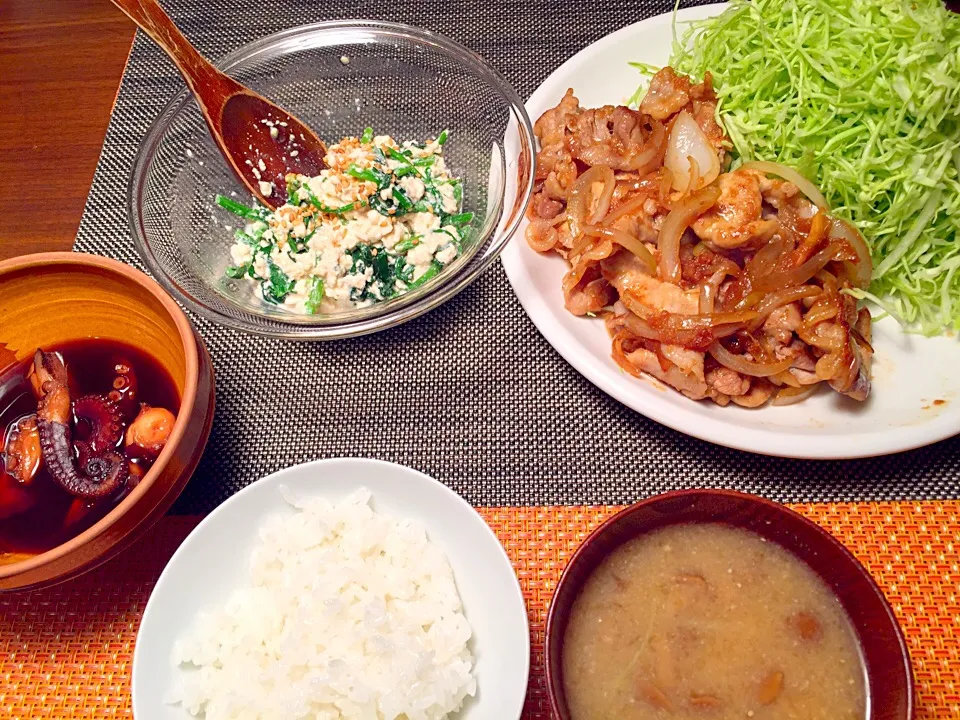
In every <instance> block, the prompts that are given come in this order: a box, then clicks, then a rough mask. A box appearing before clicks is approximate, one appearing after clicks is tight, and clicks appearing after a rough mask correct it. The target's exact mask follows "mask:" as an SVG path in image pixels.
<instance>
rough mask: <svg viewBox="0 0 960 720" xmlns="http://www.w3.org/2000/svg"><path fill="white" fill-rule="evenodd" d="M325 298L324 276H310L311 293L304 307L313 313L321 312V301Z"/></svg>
mask: <svg viewBox="0 0 960 720" xmlns="http://www.w3.org/2000/svg"><path fill="white" fill-rule="evenodd" d="M322 300H323V278H318V277H316V276H314V277H312V278H310V294H309V295H308V297H307V301H306V303H304V307H305V308H306V310H307V312H308V313H310V314H311V315H316V314H317V313H318V312H320V303H321V301H322Z"/></svg>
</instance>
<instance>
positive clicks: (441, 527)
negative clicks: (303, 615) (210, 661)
mask: <svg viewBox="0 0 960 720" xmlns="http://www.w3.org/2000/svg"><path fill="white" fill-rule="evenodd" d="M281 485H285V486H287V487H289V488H290V489H291V490H292V491H293V492H294V493H295V494H296V495H300V496H302V497H320V496H322V497H326V498H331V499H336V498H342V497H344V496H346V495H348V494H350V493H351V492H352V491H354V490H357V489H358V488H361V487H365V488H367V489H368V490H370V492H371V494H372V496H373V507H374V509H375V510H377V511H378V512H383V513H387V514H389V515H394V516H396V517H406V518H410V519H412V520H415V521H416V522H418V523H420V525H422V526H423V527H424V529H425V530H426V531H427V535H428V537H429V538H430V540H431V541H432V542H434V543H436V544H437V545H438V546H439V547H440V549H441V550H443V552H444V553H446V556H447V558H448V559H449V561H450V565H451V566H452V568H453V574H454V577H455V579H456V583H457V588H458V590H459V591H460V597H461V599H462V600H463V607H464V614H465V615H466V617H467V620H468V621H469V622H470V625H471V627H472V628H473V638H472V640H471V645H470V648H471V650H472V651H473V654H474V656H475V658H476V670H475V672H476V676H477V695H476V697H475V698H473V699H472V700H469V701H468V703H467V704H465V705H464V708H463V709H462V710H461V711H460V712H459V713H457V714H456V715H455V716H452V718H456V720H490V718H497V720H511V719H513V718H519V717H520V712H521V709H522V708H523V702H524V697H525V695H526V690H527V676H528V672H529V667H530V635H529V628H528V625H527V614H526V609H525V605H524V601H523V594H522V593H521V591H520V584H519V582H518V581H517V577H516V574H515V573H514V571H513V567H512V565H511V564H510V560H509V558H508V557H507V554H506V553H505V552H504V550H503V548H502V547H501V545H500V542H499V541H498V540H497V538H496V536H495V535H494V534H493V531H491V530H490V528H489V527H488V526H487V524H486V523H485V522H484V521H483V518H481V517H480V516H479V515H478V514H477V512H476V511H475V510H474V509H473V508H472V507H470V505H468V504H467V502H466V501H464V500H463V499H462V498H461V497H460V496H459V495H457V494H456V493H455V492H453V491H452V490H450V489H449V488H447V487H446V486H444V485H442V484H441V483H439V482H437V481H436V480H434V479H433V478H430V477H427V476H426V475H424V474H422V473H419V472H417V471H415V470H411V469H409V468H405V467H402V466H400V465H393V464H391V463H385V462H380V461H377V460H359V459H334V460H318V461H316V462H312V463H306V464H304V465H297V466H295V467H291V468H287V469H286V470H281V471H280V472H277V473H274V474H273V475H270V476H268V477H265V478H263V479H262V480H259V481H258V482H255V483H253V484H252V485H250V486H248V487H246V488H244V489H243V490H241V491H240V492H238V493H237V494H236V495H234V496H233V497H231V498H230V499H229V500H227V501H226V502H225V503H223V504H222V505H221V506H220V507H218V508H217V509H216V510H214V511H213V512H212V513H210V515H209V516H207V517H206V518H205V519H204V520H203V521H202V522H201V523H200V524H199V525H198V526H197V527H196V528H195V529H194V530H193V532H192V533H190V535H189V537H187V539H186V540H185V541H184V543H183V544H182V545H181V546H180V548H179V549H178V550H177V552H176V553H174V555H173V557H172V558H171V559H170V562H169V563H168V564H167V567H166V568H165V569H164V571H163V574H162V575H161V576H160V579H159V580H158V581H157V586H156V587H155V588H154V590H153V594H152V595H151V596H150V601H149V602H148V603H147V607H146V610H145V611H144V613H143V621H142V622H141V624H140V631H139V633H138V635H137V644H136V648H135V649H134V653H133V683H132V684H133V713H134V717H135V718H136V719H137V720H188V718H190V717H191V716H190V715H189V714H188V713H187V712H186V711H185V710H182V709H181V708H179V707H173V706H170V705H166V704H164V699H165V698H166V696H167V693H168V692H169V690H170V688H171V687H173V683H174V680H175V674H176V673H177V672H179V671H178V670H177V669H176V668H175V667H174V666H173V665H172V664H171V661H170V658H171V652H172V650H173V644H174V642H175V641H176V639H177V638H178V637H179V636H180V635H181V634H182V633H183V632H185V631H186V630H187V629H188V628H189V627H190V625H191V623H192V622H193V621H194V619H195V618H196V617H197V614H198V612H200V611H201V610H203V609H205V608H209V607H210V606H213V605H216V604H218V603H223V602H224V601H225V600H226V598H227V597H228V596H229V595H230V593H231V592H232V590H233V589H234V588H236V587H237V586H239V585H241V584H243V583H244V582H249V576H248V572H247V570H248V565H249V559H250V553H251V551H252V549H253V547H254V545H255V544H256V540H257V530H258V529H259V528H260V526H261V525H262V524H263V521H264V520H265V519H266V518H267V517H269V516H272V515H274V514H278V513H283V514H291V515H292V514H293V513H295V512H296V511H295V510H294V509H293V508H291V507H290V506H289V505H288V504H287V503H286V501H285V500H284V499H283V497H282V496H281V494H280V489H279V488H280V486H281Z"/></svg>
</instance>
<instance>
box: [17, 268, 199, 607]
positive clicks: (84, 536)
mask: <svg viewBox="0 0 960 720" xmlns="http://www.w3.org/2000/svg"><path fill="white" fill-rule="evenodd" d="M86 338H104V339H106V340H115V341H119V342H124V343H127V344H129V345H134V346H136V347H138V348H140V349H141V350H144V351H145V352H147V353H148V354H149V355H151V356H152V357H153V358H155V359H156V360H157V361H158V362H159V363H160V364H161V365H162V366H163V367H164V369H165V370H166V371H167V373H168V374H169V375H170V377H171V379H172V380H173V382H174V384H175V386H176V388H177V391H178V394H179V395H180V412H179V414H178V416H177V421H176V424H175V425H174V428H173V432H172V434H171V436H170V439H169V441H168V442H167V444H166V446H165V447H164V449H163V451H162V452H161V453H160V456H159V457H158V458H157V460H156V462H155V463H154V465H153V466H152V467H151V468H150V470H149V471H148V472H147V473H146V474H145V475H144V477H143V479H142V480H141V481H140V482H139V484H138V485H137V486H136V487H135V488H134V489H133V490H132V491H131V492H130V493H129V494H128V495H127V496H126V497H125V498H123V499H122V500H121V501H120V502H119V503H118V504H117V506H116V507H115V508H113V510H111V511H110V512H109V513H108V514H107V515H106V516H104V517H103V518H102V519H101V520H100V521H99V522H97V523H96V524H95V525H93V526H92V527H90V528H89V529H87V530H85V531H84V532H82V533H80V534H79V535H77V536H76V537H74V538H72V539H71V540H69V541H67V542H65V543H63V544H61V545H58V546H57V547H55V548H53V549H52V550H48V551H47V552H44V553H41V554H39V555H33V556H25V557H24V556H21V557H18V558H15V559H14V560H13V562H7V563H5V564H0V591H5V590H18V589H26V588H34V587H39V586H43V585H50V584H53V583H55V582H59V581H62V580H65V579H67V578H70V577H73V576H75V575H78V574H80V573H82V572H85V571H87V570H90V569H92V568H94V567H96V566H97V565H99V564H100V563H102V562H104V561H105V560H107V559H109V558H110V557H112V556H113V555H115V554H117V553H118V552H120V550H122V549H123V548H125V547H127V546H128V545H130V544H131V543H132V542H133V541H134V540H135V539H136V538H137V537H139V536H140V535H141V534H142V533H143V532H144V531H145V530H146V529H147V528H149V527H150V526H151V525H153V523H154V522H156V521H157V520H158V519H159V518H160V517H161V516H162V515H163V514H164V512H166V510H167V509H168V508H169V507H170V505H171V504H172V503H173V501H174V500H175V499H176V498H177V496H178V495H179V494H180V493H181V492H182V490H183V488H184V486H185V485H186V483H187V480H189V478H190V476H191V474H192V473H193V471H194V469H195V468H196V466H197V463H198V462H199V460H200V455H201V453H202V452H203V449H204V446H205V445H206V442H207V438H208V437H209V435H210V427H211V423H212V421H213V406H214V374H213V367H212V365H211V363H210V357H209V355H208V354H207V351H206V348H204V346H203V343H202V342H201V341H200V340H199V338H198V337H197V336H196V334H195V333H194V330H193V327H192V326H191V325H190V321H189V320H188V319H187V317H186V315H184V313H183V311H182V310H181V309H180V308H179V307H178V306H177V304H176V303H175V302H174V301H173V300H172V299H171V298H170V297H169V296H168V295H167V294H166V293H165V292H164V291H163V290H162V289H161V288H160V286H159V285H157V283H155V282H154V281H153V280H151V279H150V278H149V277H147V276H146V275H144V274H143V273H141V272H139V271H137V270H134V269H133V268H131V267H128V266H126V265H123V264H122V263H119V262H116V261H114V260H108V259H106V258H101V257H97V256H94V255H82V254H78V253H42V254H38V255H27V256H24V257H19V258H14V259H13V260H7V261H5V262H0V371H2V370H4V369H5V368H8V367H9V366H10V365H11V364H12V363H19V362H23V361H24V360H27V359H29V358H30V357H31V356H32V355H33V353H34V351H35V350H36V349H37V348H38V347H49V346H55V345H60V344H63V343H68V342H70V341H74V340H81V339H86Z"/></svg>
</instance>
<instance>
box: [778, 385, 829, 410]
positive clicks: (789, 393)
mask: <svg viewBox="0 0 960 720" xmlns="http://www.w3.org/2000/svg"><path fill="white" fill-rule="evenodd" d="M819 389H820V383H813V385H804V386H803V387H799V388H795V387H785V388H782V389H781V390H780V392H778V393H777V394H776V397H774V398H773V402H772V404H773V405H793V404H794V403H798V402H801V401H802V400H806V399H807V398H808V397H810V396H811V395H813V394H814V393H815V392H816V391H817V390H819Z"/></svg>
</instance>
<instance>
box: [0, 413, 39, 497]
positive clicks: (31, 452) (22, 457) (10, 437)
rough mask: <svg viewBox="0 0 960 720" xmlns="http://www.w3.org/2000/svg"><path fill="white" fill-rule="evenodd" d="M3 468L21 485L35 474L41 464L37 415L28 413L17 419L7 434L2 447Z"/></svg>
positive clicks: (28, 481)
mask: <svg viewBox="0 0 960 720" xmlns="http://www.w3.org/2000/svg"><path fill="white" fill-rule="evenodd" d="M3 459H4V467H3V469H4V470H5V471H6V472H7V474H8V475H11V476H12V477H13V478H14V480H16V481H17V482H19V483H20V484H22V485H27V484H29V483H30V481H31V480H33V478H34V477H35V476H36V474H37V472H38V471H39V470H40V466H41V465H42V464H43V451H42V450H41V448H40V432H39V430H37V416H36V415H28V416H27V417H25V418H21V419H20V420H18V421H17V422H16V423H15V424H14V425H13V427H11V428H10V432H9V433H8V434H7V439H6V442H5V443H4V448H3Z"/></svg>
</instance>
